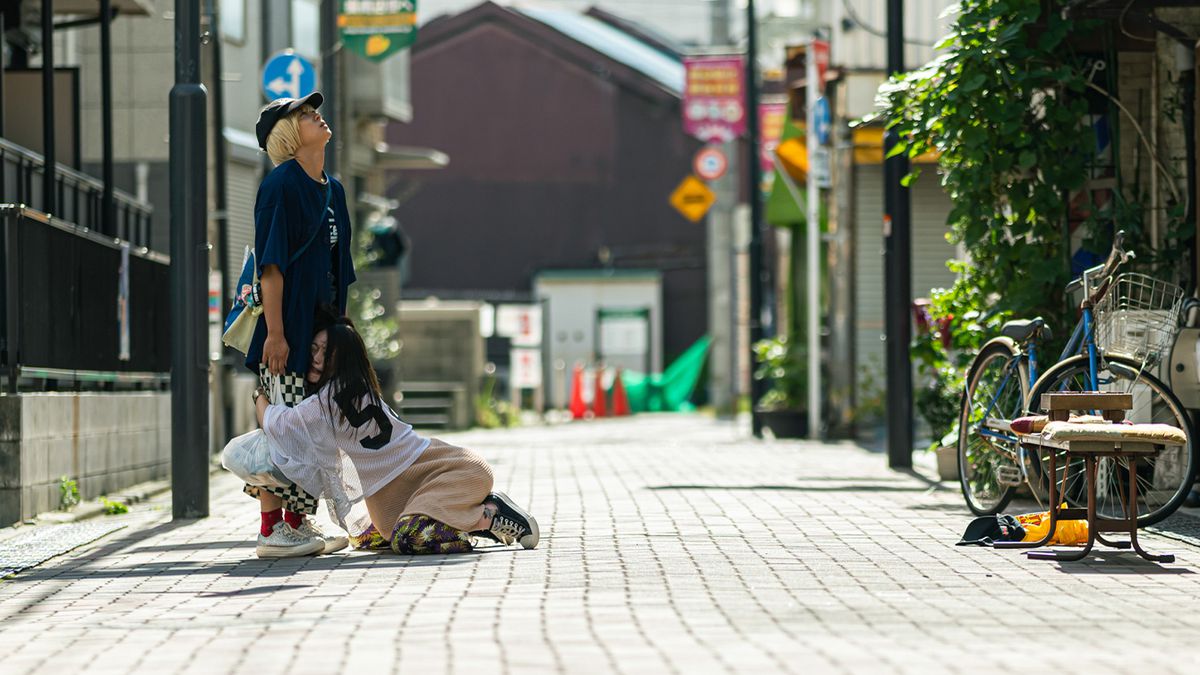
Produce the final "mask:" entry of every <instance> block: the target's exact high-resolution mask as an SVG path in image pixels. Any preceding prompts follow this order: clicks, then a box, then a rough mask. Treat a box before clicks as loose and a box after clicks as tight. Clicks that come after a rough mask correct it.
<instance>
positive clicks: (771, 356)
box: [754, 336, 808, 438]
mask: <svg viewBox="0 0 1200 675" xmlns="http://www.w3.org/2000/svg"><path fill="white" fill-rule="evenodd" d="M807 355H808V352H807V350H806V349H805V348H804V347H803V346H802V345H798V344H794V343H793V342H792V341H790V340H789V339H788V337H787V336H781V337H773V338H768V339H765V340H759V341H758V342H756V343H754V360H755V361H756V362H757V363H758V368H757V369H755V371H754V379H756V380H769V381H770V383H771V388H770V389H769V390H767V393H766V394H763V397H762V398H761V399H759V401H758V403H757V405H755V412H757V413H758V415H759V419H760V420H761V421H762V424H763V427H764V428H767V429H770V430H771V433H772V434H774V435H775V437H776V438H804V437H806V436H808V404H807V396H808V372H807V368H808V364H807V363H806V358H807Z"/></svg>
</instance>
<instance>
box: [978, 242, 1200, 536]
mask: <svg viewBox="0 0 1200 675" xmlns="http://www.w3.org/2000/svg"><path fill="white" fill-rule="evenodd" d="M1124 238H1125V235H1124V233H1123V232H1118V233H1117V235H1116V238H1115V242H1114V244H1113V249H1112V252H1111V253H1110V254H1109V256H1108V259H1107V260H1106V261H1105V263H1104V264H1103V265H1098V266H1096V267H1094V268H1092V269H1089V270H1087V271H1085V272H1084V273H1083V275H1082V276H1081V277H1080V278H1079V279H1076V280H1075V281H1073V282H1071V283H1070V284H1069V285H1068V286H1067V292H1068V294H1071V293H1075V292H1079V291H1082V292H1083V300H1082V301H1081V302H1080V305H1079V308H1080V314H1081V316H1080V319H1079V322H1078V323H1077V324H1076V326H1075V330H1074V332H1073V333H1072V335H1071V339H1070V340H1069V341H1068V342H1067V346H1066V348H1065V349H1063V352H1062V354H1061V355H1060V356H1059V358H1058V361H1057V362H1056V363H1055V364H1054V365H1052V366H1051V367H1050V368H1049V369H1048V370H1046V372H1045V373H1043V374H1041V375H1040V376H1039V374H1038V361H1037V343H1038V341H1039V339H1043V338H1049V337H1050V328H1049V327H1048V326H1047V325H1046V322H1045V321H1043V320H1042V319H1041V318H1040V317H1039V318H1035V319H1031V320H1020V321H1010V322H1008V323H1006V324H1005V325H1004V326H1003V327H1002V328H1001V331H1000V333H1001V336H1000V337H997V338H994V339H992V340H990V341H989V342H987V343H986V344H985V345H984V346H983V348H982V349H980V350H979V354H977V355H976V356H975V360H974V361H973V362H972V363H971V367H970V370H968V372H967V379H966V386H965V387H964V391H963V399H962V410H961V413H960V417H959V434H958V466H959V478H960V481H961V482H962V491H963V496H964V497H965V498H966V501H967V506H968V507H969V508H970V509H971V511H972V512H974V513H975V514H976V515H990V514H994V513H999V512H1000V511H1002V510H1003V509H1004V508H1005V507H1006V506H1007V505H1008V503H1009V502H1010V501H1011V500H1012V498H1013V496H1014V495H1015V494H1016V492H1017V490H1018V488H1020V487H1021V486H1022V485H1023V484H1027V485H1028V486H1029V489H1030V492H1031V493H1032V494H1033V496H1034V498H1036V499H1037V500H1038V501H1039V502H1041V501H1042V499H1043V496H1044V495H1045V494H1046V493H1047V491H1046V488H1047V486H1048V485H1049V481H1050V480H1054V481H1056V483H1058V484H1059V485H1060V487H1061V491H1060V492H1059V494H1061V495H1063V496H1064V498H1065V499H1066V500H1067V501H1068V502H1069V503H1071V504H1072V505H1084V504H1086V500H1087V497H1086V491H1085V488H1086V484H1085V482H1084V471H1083V464H1082V461H1077V462H1072V463H1069V464H1068V463H1066V462H1065V458H1064V457H1062V456H1061V455H1060V456H1059V457H1058V458H1057V467H1058V468H1057V469H1056V473H1055V475H1053V476H1051V475H1050V470H1049V467H1050V462H1049V454H1048V451H1031V450H1026V449H1024V448H1022V447H1021V445H1020V443H1018V442H1017V436H1016V434H1015V433H1014V432H1013V431H1012V428H1011V426H1010V422H1011V420H1013V419H1015V418H1017V417H1020V416H1021V415H1023V414H1025V413H1026V411H1036V410H1037V409H1038V402H1039V401H1040V400H1041V395H1042V394H1044V393H1047V392H1054V391H1113V392H1124V393H1130V394H1132V395H1133V401H1134V409H1133V410H1131V411H1129V413H1128V415H1127V419H1129V420H1131V421H1133V422H1137V423H1143V422H1155V423H1162V424H1170V425H1172V426H1176V427H1178V428H1180V429H1183V430H1184V431H1185V432H1186V433H1187V434H1188V439H1189V441H1188V444H1187V445H1186V446H1184V447H1177V448H1168V449H1166V450H1163V451H1160V452H1159V453H1158V454H1157V455H1155V456H1154V457H1153V458H1151V459H1150V460H1149V461H1145V460H1140V461H1139V462H1138V469H1137V475H1130V471H1129V467H1128V465H1127V463H1126V462H1124V461H1120V460H1115V459H1105V460H1102V461H1101V465H1100V467H1099V472H1098V479H1097V496H1096V499H1097V513H1098V515H1101V516H1104V517H1111V518H1122V517H1124V516H1123V513H1124V510H1123V509H1124V501H1123V500H1124V499H1125V498H1126V496H1127V495H1128V494H1129V487H1128V486H1129V481H1131V480H1136V481H1138V505H1137V507H1138V524H1139V525H1141V526H1145V525H1151V524H1153V523H1156V522H1158V521H1160V520H1162V519H1163V518H1165V517H1167V516H1168V515H1170V514H1171V513H1172V512H1173V511H1174V510H1175V509H1176V508H1178V507H1179V505H1180V504H1181V503H1182V502H1183V500H1184V498H1185V497H1186V496H1187V493H1188V491H1189V489H1190V488H1191V484H1192V478H1193V475H1194V472H1195V470H1196V456H1195V444H1194V443H1193V442H1192V440H1191V439H1192V436H1193V434H1192V429H1191V424H1190V422H1189V418H1188V415H1187V412H1186V410H1185V409H1184V407H1183V405H1182V404H1181V403H1180V402H1179V399H1178V398H1176V396H1175V394H1173V393H1172V392H1171V389H1170V387H1168V386H1167V385H1165V384H1163V382H1162V381H1161V380H1160V379H1159V378H1158V377H1157V376H1156V374H1155V373H1156V372H1157V368H1158V364H1159V363H1160V361H1161V360H1162V357H1163V356H1169V354H1170V349H1171V346H1172V344H1173V342H1174V339H1175V336H1176V334H1177V333H1178V330H1179V319H1180V315H1181V313H1182V311H1183V306H1184V302H1183V290H1182V289H1180V288H1179V287H1178V286H1175V285H1174V284H1169V283H1166V282H1163V281H1160V280H1157V279H1154V278H1152V277H1149V276H1146V275H1144V274H1137V273H1125V274H1121V275H1116V271H1117V269H1118V268H1120V267H1121V266H1122V265H1124V264H1125V263H1127V262H1128V261H1129V260H1130V259H1132V258H1133V257H1134V254H1133V252H1131V251H1125V250H1123V249H1122V243H1123V241H1124ZM1043 506H1045V505H1043Z"/></svg>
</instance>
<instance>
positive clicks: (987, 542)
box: [956, 515, 1025, 546]
mask: <svg viewBox="0 0 1200 675" xmlns="http://www.w3.org/2000/svg"><path fill="white" fill-rule="evenodd" d="M1024 538H1025V528H1023V527H1021V523H1020V522H1018V521H1017V519H1016V518H1014V517H1012V516H1007V515H996V516H980V517H978V518H976V519H975V520H972V521H971V522H970V524H968V525H967V529H966V531H965V532H963V536H962V540H961V541H959V542H958V544H956V545H957V546H991V545H992V544H993V543H995V542H997V541H1021V540H1022V539H1024Z"/></svg>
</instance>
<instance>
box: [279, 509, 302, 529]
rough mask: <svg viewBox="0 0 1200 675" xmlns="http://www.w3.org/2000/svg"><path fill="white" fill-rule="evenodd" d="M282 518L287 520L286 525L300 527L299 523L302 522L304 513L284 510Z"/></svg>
mask: <svg viewBox="0 0 1200 675" xmlns="http://www.w3.org/2000/svg"><path fill="white" fill-rule="evenodd" d="M283 519H284V521H286V522H287V524H288V525H291V526H292V527H300V526H301V525H303V524H304V514H303V513H293V512H291V511H284V512H283Z"/></svg>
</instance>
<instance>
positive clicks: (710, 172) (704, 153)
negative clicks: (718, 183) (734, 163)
mask: <svg viewBox="0 0 1200 675" xmlns="http://www.w3.org/2000/svg"><path fill="white" fill-rule="evenodd" d="M728 168H729V160H727V159H725V153H723V152H721V151H720V149H718V148H714V147H711V146H709V147H705V148H701V149H700V152H697V153H696V157H695V159H693V160H692V169H693V170H695V172H696V175H697V176H699V177H701V178H703V179H704V180H717V179H718V178H720V177H721V176H724V175H725V170H726V169H728Z"/></svg>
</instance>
